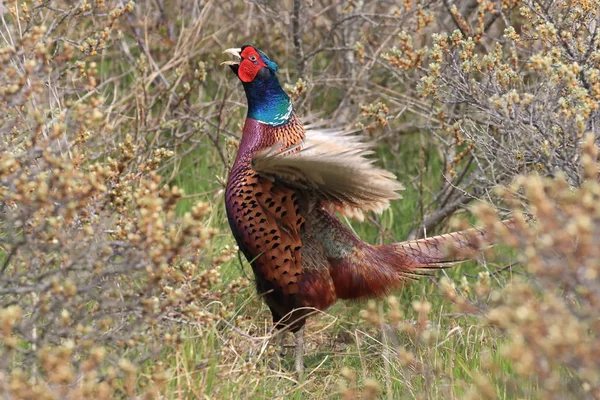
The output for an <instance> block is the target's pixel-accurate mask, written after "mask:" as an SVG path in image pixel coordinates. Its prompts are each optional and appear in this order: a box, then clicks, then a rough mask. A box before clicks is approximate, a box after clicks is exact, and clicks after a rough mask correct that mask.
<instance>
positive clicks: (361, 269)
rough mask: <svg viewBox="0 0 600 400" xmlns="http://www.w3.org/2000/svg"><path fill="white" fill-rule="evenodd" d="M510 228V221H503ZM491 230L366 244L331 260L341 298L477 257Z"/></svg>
mask: <svg viewBox="0 0 600 400" xmlns="http://www.w3.org/2000/svg"><path fill="white" fill-rule="evenodd" d="M503 224H504V225H505V226H506V227H507V228H509V229H510V225H511V223H510V222H504V223H503ZM491 239H492V238H491V236H490V233H489V232H486V231H484V230H482V229H477V228H472V229H467V230H465V231H461V232H453V233H447V234H444V235H439V236H433V237H430V238H425V239H419V240H413V241H408V242H401V243H393V244H388V245H382V246H370V245H367V244H365V246H362V247H360V248H358V247H357V248H356V249H355V251H354V252H353V253H352V254H351V255H348V256H347V257H344V258H340V259H335V260H331V261H332V269H331V271H330V272H331V277H332V278H333V281H334V285H335V288H336V294H337V296H338V298H342V299H357V298H362V297H376V296H380V295H383V294H385V293H386V292H388V291H389V290H390V289H392V288H394V287H398V286H400V285H401V284H402V282H403V281H405V280H407V279H417V278H419V277H421V276H423V275H427V271H431V270H432V269H439V268H445V267H449V266H451V264H453V263H456V262H461V261H466V260H469V259H474V258H476V256H477V254H478V253H479V252H480V251H481V250H483V249H484V248H486V247H489V246H490V245H491V241H492V240H491Z"/></svg>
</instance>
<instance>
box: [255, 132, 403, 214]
mask: <svg viewBox="0 0 600 400" xmlns="http://www.w3.org/2000/svg"><path fill="white" fill-rule="evenodd" d="M350 133H351V132H348V131H339V130H335V129H330V130H323V129H319V130H316V129H312V130H307V131H306V137H305V139H304V141H303V142H301V143H300V144H298V145H295V146H292V147H288V148H283V147H282V146H281V145H280V144H277V145H274V146H271V147H269V148H267V149H265V150H263V151H261V152H259V153H258V154H256V155H255V156H254V158H253V160H252V167H253V169H254V170H255V171H256V172H258V173H259V174H260V175H261V176H264V177H267V178H269V179H272V180H277V181H280V182H284V183H286V184H288V185H290V186H292V187H296V188H300V189H308V190H311V191H313V192H314V193H315V194H316V195H317V196H318V197H319V198H321V199H322V200H323V201H324V203H326V204H328V205H330V206H332V207H333V208H335V209H337V210H338V211H340V212H342V213H343V214H345V215H348V216H352V217H356V218H362V211H374V212H378V213H379V212H382V211H383V210H385V209H386V208H387V207H388V206H389V203H390V200H394V199H399V198H400V197H401V196H400V195H399V194H398V193H396V191H398V190H402V189H404V188H403V186H402V185H401V184H400V183H399V182H398V181H396V177H395V176H394V175H393V174H392V173H390V172H388V171H386V170H384V169H381V168H379V167H376V166H375V165H373V160H372V159H368V158H366V156H368V155H370V154H372V153H373V151H372V150H371V145H370V144H369V143H367V142H365V141H364V140H363V139H362V138H361V137H360V136H356V135H351V134H350Z"/></svg>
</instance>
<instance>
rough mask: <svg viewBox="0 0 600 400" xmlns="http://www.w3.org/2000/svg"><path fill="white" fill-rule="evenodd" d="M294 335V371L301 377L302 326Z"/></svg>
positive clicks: (302, 361)
mask: <svg viewBox="0 0 600 400" xmlns="http://www.w3.org/2000/svg"><path fill="white" fill-rule="evenodd" d="M294 336H295V337H296V372H297V373H298V376H299V377H300V378H302V374H303V373H304V328H302V329H300V330H299V331H298V332H296V333H294Z"/></svg>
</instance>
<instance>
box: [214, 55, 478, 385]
mask: <svg viewBox="0 0 600 400" xmlns="http://www.w3.org/2000/svg"><path fill="white" fill-rule="evenodd" d="M225 53H229V54H232V55H233V56H235V60H233V61H225V62H223V64H225V65H228V66H230V67H231V70H232V71H233V72H234V73H235V74H236V76H237V77H238V78H239V79H240V81H241V82H242V85H243V87H244V90H245V92H246V97H247V102H248V114H247V118H246V121H245V124H244V128H243V131H242V138H241V142H240V145H239V150H238V154H237V157H236V159H235V162H234V164H233V167H232V169H231V172H230V174H229V178H228V182H227V188H226V192H225V202H226V209H227V216H228V220H229V225H230V227H231V231H232V232H233V236H234V237H235V240H236V241H237V243H238V246H239V248H240V249H241V251H242V252H243V253H244V255H245V257H246V258H247V259H248V261H249V262H250V264H251V265H252V269H253V272H254V275H255V279H256V287H257V290H258V293H259V294H261V295H262V296H263V297H264V300H265V301H266V304H267V305H268V307H269V309H270V310H271V313H272V316H273V323H274V325H275V327H276V328H277V329H284V328H285V329H287V330H289V331H291V332H293V333H294V334H295V337H296V351H295V368H296V370H297V372H298V373H299V374H301V373H302V370H303V368H304V363H303V334H302V332H303V327H304V324H305V322H306V318H307V317H308V315H309V314H310V313H311V312H314V310H315V309H317V310H325V309H327V308H328V307H329V306H331V305H332V304H333V303H335V302H336V301H337V300H338V299H360V298H366V297H377V296H381V295H383V294H385V293H386V292H388V291H389V290H390V289H392V288H394V287H398V286H399V285H400V284H401V283H402V282H403V281H404V280H406V279H407V278H414V277H417V276H418V275H419V274H420V273H421V274H422V272H423V271H424V270H426V269H428V268H440V267H441V266H443V265H441V263H446V262H452V261H458V260H463V259H465V258H467V257H469V256H470V255H472V254H473V253H475V252H476V251H477V250H478V248H479V247H480V244H481V243H484V240H485V236H486V234H485V232H483V231H479V230H475V229H471V230H468V231H463V232H456V233H450V234H445V235H440V236H435V237H430V238H427V239H421V240H416V241H409V242H403V243H393V244H387V245H381V246H375V245H370V244H368V243H365V242H363V241H362V240H361V239H360V238H359V237H358V236H357V235H355V234H354V233H353V232H352V231H351V230H350V229H349V228H348V227H346V226H345V225H344V224H343V223H342V222H341V221H340V220H339V219H338V217H337V216H336V214H335V212H339V213H341V214H342V215H346V216H351V217H358V218H361V217H362V215H363V214H362V213H363V212H365V211H372V212H377V213H380V212H382V211H383V210H385V209H386V208H387V207H388V206H389V204H390V201H391V200H395V199H399V198H400V195H399V194H398V193H397V192H398V191H400V190H402V189H403V187H402V185H401V184H400V183H398V182H397V181H396V179H395V176H394V175H393V174H391V173H390V172H388V171H386V170H384V169H381V168H378V167H376V166H375V165H373V164H372V160H371V159H368V158H366V156H367V155H369V154H371V153H372V151H371V149H370V146H369V144H367V143H366V142H365V141H364V140H363V139H362V138H360V137H359V136H355V135H352V134H349V133H348V132H346V131H341V130H335V129H329V130H326V129H325V130H324V129H305V127H304V126H303V124H302V122H301V121H300V119H299V118H298V116H297V115H296V114H295V112H294V107H293V105H292V103H291V101H290V99H289V97H288V96H287V94H286V93H285V92H284V91H283V89H282V88H281V85H280V84H279V81H278V80H277V76H276V72H277V70H278V66H277V64H276V63H275V62H273V61H271V60H270V59H269V58H268V57H267V56H266V55H265V53H263V52H262V51H260V50H258V49H257V48H255V47H253V46H250V45H245V46H242V47H241V48H234V49H227V50H225ZM451 247H452V248H454V249H457V251H448V250H449V248H451ZM281 337H283V334H282V335H281Z"/></svg>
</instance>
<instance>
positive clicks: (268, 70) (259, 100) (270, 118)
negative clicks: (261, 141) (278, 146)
mask: <svg viewBox="0 0 600 400" xmlns="http://www.w3.org/2000/svg"><path fill="white" fill-rule="evenodd" d="M225 53H228V54H232V55H233V56H234V57H236V59H235V60H233V61H225V62H224V63H223V64H225V65H229V66H230V67H231V70H232V71H233V72H234V73H235V75H236V76H237V77H238V78H239V79H240V81H242V84H243V85H244V91H245V92H246V98H247V99H248V118H252V119H255V120H257V121H259V122H262V123H263V124H267V125H281V124H283V123H285V122H287V121H288V120H289V119H290V118H291V116H292V114H293V106H292V103H291V101H290V98H289V97H288V95H287V94H286V93H285V92H284V91H283V89H282V88H281V85H280V84H279V81H278V80H277V75H276V72H277V70H278V69H279V67H278V66H277V64H276V63H275V62H273V61H271V60H270V59H269V57H267V55H266V54H265V53H263V52H262V51H260V50H258V49H257V48H255V47H253V46H250V45H244V46H242V47H241V48H233V49H227V50H225Z"/></svg>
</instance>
